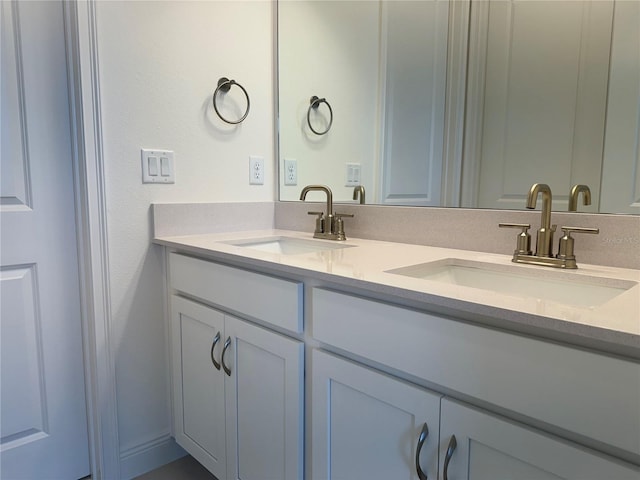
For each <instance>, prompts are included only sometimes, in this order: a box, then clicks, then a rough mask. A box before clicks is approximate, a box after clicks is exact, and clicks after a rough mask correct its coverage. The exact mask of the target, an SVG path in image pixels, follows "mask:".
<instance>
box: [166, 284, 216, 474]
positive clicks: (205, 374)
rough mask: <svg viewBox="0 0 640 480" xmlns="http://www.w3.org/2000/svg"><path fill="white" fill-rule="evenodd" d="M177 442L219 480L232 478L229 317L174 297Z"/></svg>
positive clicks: (173, 337) (174, 389)
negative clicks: (226, 352) (224, 362)
mask: <svg viewBox="0 0 640 480" xmlns="http://www.w3.org/2000/svg"><path fill="white" fill-rule="evenodd" d="M171 335H172V354H173V409H174V429H175V432H174V433H175V438H176V441H177V442H178V444H180V446H182V447H183V448H184V449H185V450H187V451H188V452H189V453H190V454H191V455H193V456H194V457H195V458H196V459H197V460H198V461H199V462H200V463H202V464H203V465H204V466H205V467H207V468H208V469H209V471H210V472H211V473H213V474H214V475H215V476H216V477H218V478H220V479H224V478H226V474H227V468H226V462H227V458H226V443H225V406H224V402H225V397H224V378H225V375H224V373H223V372H222V368H221V363H220V362H221V356H222V347H223V342H224V315H223V314H222V313H220V312H218V311H217V310H214V309H212V308H209V307H205V306H203V305H200V304H197V303H195V302H191V301H189V300H185V299H184V298H181V297H178V296H175V295H174V296H173V298H172V331H171Z"/></svg>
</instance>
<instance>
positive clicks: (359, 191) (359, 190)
mask: <svg viewBox="0 0 640 480" xmlns="http://www.w3.org/2000/svg"><path fill="white" fill-rule="evenodd" d="M358 196H359V197H360V205H364V202H365V200H364V187H363V186H362V185H358V186H356V187H353V199H354V200H358Z"/></svg>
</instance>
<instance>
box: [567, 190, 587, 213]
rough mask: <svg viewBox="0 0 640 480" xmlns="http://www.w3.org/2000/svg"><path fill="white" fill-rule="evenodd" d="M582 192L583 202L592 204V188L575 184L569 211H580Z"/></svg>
mask: <svg viewBox="0 0 640 480" xmlns="http://www.w3.org/2000/svg"><path fill="white" fill-rule="evenodd" d="M580 192H582V204H583V205H591V190H590V189H589V187H588V186H587V185H574V186H573V188H571V193H570V194H569V211H570V212H577V211H578V195H580Z"/></svg>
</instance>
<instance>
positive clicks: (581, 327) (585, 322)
mask: <svg viewBox="0 0 640 480" xmlns="http://www.w3.org/2000/svg"><path fill="white" fill-rule="evenodd" d="M268 237H290V238H291V237H293V238H298V239H309V240H313V238H312V234H311V233H306V232H297V231H284V230H260V231H250V232H233V233H224V234H205V235H185V236H170V237H169V236H168V237H159V238H156V239H154V243H156V244H160V245H164V246H167V247H171V248H174V249H176V250H180V251H182V252H186V253H191V254H197V255H200V256H206V257H207V258H210V259H212V260H219V261H226V262H231V263H234V264H236V265H239V266H246V267H248V268H249V267H252V266H253V267H254V268H258V269H268V270H271V271H273V272H276V273H277V272H279V273H282V274H283V275H287V274H288V275H295V276H303V277H307V278H313V279H317V280H318V281H320V282H333V283H335V284H337V285H345V286H349V287H351V288H355V289H358V290H363V291H365V292H370V293H371V294H372V296H374V297H382V298H383V299H385V300H389V299H391V300H393V299H397V300H398V303H401V304H405V305H408V306H414V307H418V308H419V307H423V308H425V309H427V310H431V311H435V312H440V313H443V312H444V313H448V314H450V315H452V316H456V317H459V318H462V319H465V320H468V321H478V322H479V323H485V324H489V325H490V326H494V327H498V328H505V329H510V330H514V331H518V332H523V333H532V334H536V335H543V336H545V337H548V338H551V339H554V338H557V339H558V340H559V341H569V342H573V343H576V344H578V345H583V346H588V347H595V348H598V349H601V350H604V351H607V352H610V353H619V354H622V355H625V356H633V357H635V358H640V270H633V269H623V268H615V267H606V266H600V265H585V264H581V263H580V259H579V258H578V266H579V268H578V269H577V270H560V269H553V268H549V267H541V266H533V265H523V264H517V265H516V264H514V263H513V262H511V255H496V254H489V253H482V252H473V251H467V250H454V249H447V248H437V247H428V246H422V245H413V244H405V243H393V242H382V241H376V240H365V239H357V238H349V239H348V240H346V242H340V243H343V244H344V245H347V246H353V247H354V248H340V249H332V250H322V251H314V252H308V253H298V254H289V255H285V254H280V253H272V252H266V251H261V250H256V249H253V248H249V247H243V246H237V245H230V244H228V243H224V242H229V241H236V240H249V239H263V238H268ZM314 241H316V242H323V241H324V242H328V243H331V244H332V245H333V244H336V243H337V242H334V241H329V240H314ZM452 258H455V259H460V260H464V261H472V262H483V263H490V264H492V265H498V266H500V265H502V266H505V267H506V266H509V268H513V267H517V268H518V269H522V272H523V273H524V274H525V275H527V274H531V275H535V276H542V277H548V278H554V277H558V276H561V277H562V278H563V279H565V280H566V279H569V280H573V279H575V281H576V282H583V283H584V280H585V277H588V280H589V281H594V279H595V281H597V282H600V283H602V284H605V285H606V284H608V283H616V282H620V281H622V282H626V283H627V285H628V284H629V282H635V285H634V286H632V287H631V288H629V289H627V290H626V291H624V292H623V293H621V294H619V295H617V296H616V297H614V298H613V299H611V300H608V301H606V302H604V303H602V304H600V305H595V306H591V305H589V302H588V301H586V302H581V303H583V305H582V306H574V305H568V304H563V303H561V302H555V301H549V300H545V299H542V298H536V297H535V296H522V295H515V294H508V293H498V292H495V291H492V290H491V285H487V288H486V289H485V288H472V287H466V286H461V285H454V284H448V283H443V282H439V281H434V280H425V279H422V278H412V277H407V276H403V275H398V274H394V273H388V272H387V271H388V270H392V269H397V268H401V267H407V266H410V265H417V264H423V263H429V262H435V261H439V260H445V259H452ZM500 268H504V267H500Z"/></svg>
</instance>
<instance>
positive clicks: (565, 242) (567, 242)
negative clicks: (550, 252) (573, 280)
mask: <svg viewBox="0 0 640 480" xmlns="http://www.w3.org/2000/svg"><path fill="white" fill-rule="evenodd" d="M561 228H562V231H563V232H564V235H563V236H562V238H560V244H559V245H558V254H557V255H556V257H557V258H560V259H562V260H571V261H573V263H574V264H575V258H576V256H575V254H574V251H573V246H574V243H575V241H574V238H573V237H572V236H571V233H572V232H573V233H592V234H595V233H600V229H599V228H587V227H564V226H563V227H561ZM573 268H575V266H574V267H573Z"/></svg>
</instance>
